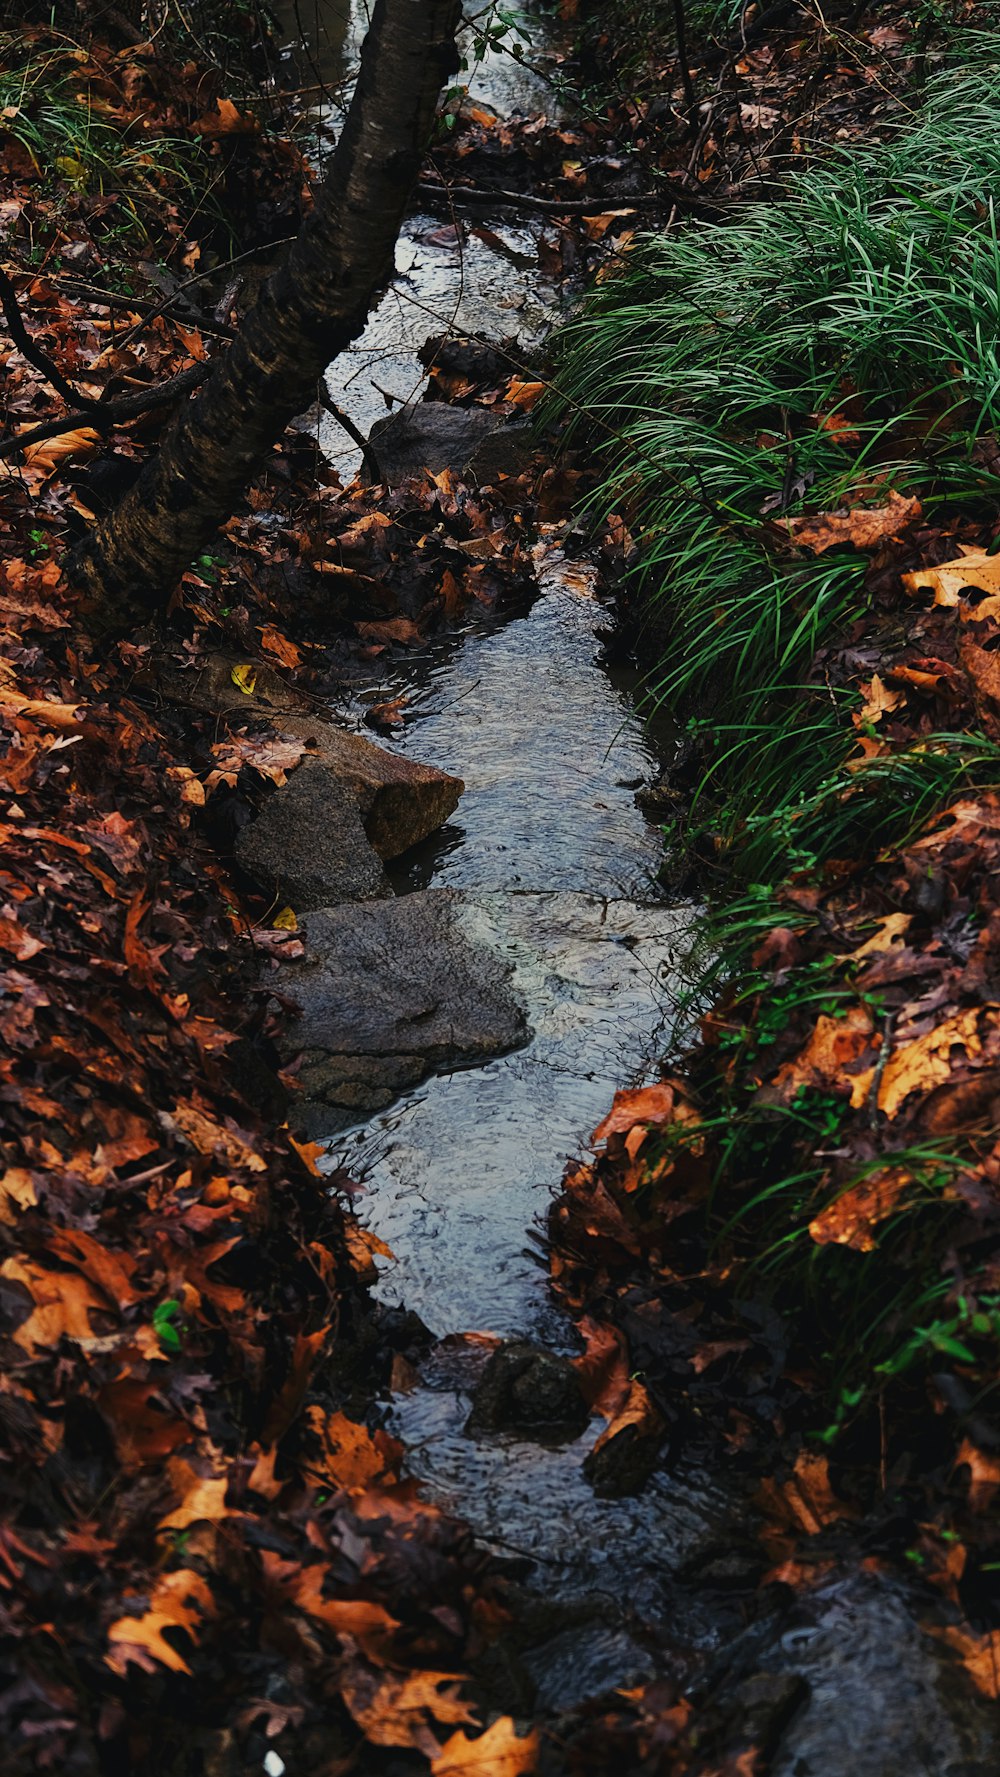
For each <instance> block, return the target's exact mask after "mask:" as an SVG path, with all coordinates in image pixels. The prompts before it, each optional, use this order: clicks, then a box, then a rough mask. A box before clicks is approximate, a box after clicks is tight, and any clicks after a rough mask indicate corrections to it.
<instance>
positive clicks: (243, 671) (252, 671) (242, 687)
mask: <svg viewBox="0 0 1000 1777" xmlns="http://www.w3.org/2000/svg"><path fill="white" fill-rule="evenodd" d="M230 677H231V679H232V681H233V684H234V685H235V686H236V689H237V691H242V692H244V694H245V695H246V696H247V697H250V696H252V694H253V690H254V687H255V685H256V683H257V668H256V667H255V666H234V667H233V670H232V672H231V674H230Z"/></svg>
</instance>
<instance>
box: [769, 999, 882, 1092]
mask: <svg viewBox="0 0 1000 1777" xmlns="http://www.w3.org/2000/svg"><path fill="white" fill-rule="evenodd" d="M874 1029H875V1027H874V1025H873V1024H872V1018H871V1013H870V1012H869V1010H868V1008H867V1006H862V1005H857V1006H849V1007H848V1009H847V1011H846V1012H845V1013H843V1015H842V1016H841V1017H839V1018H829V1017H828V1016H827V1015H826V1013H825V1012H821V1013H820V1016H819V1017H818V1018H817V1020H816V1024H815V1026H814V1028H813V1033H812V1035H811V1037H810V1038H809V1041H808V1043H807V1044H806V1046H805V1048H804V1049H802V1050H800V1052H799V1054H798V1055H796V1056H795V1057H794V1059H793V1060H792V1061H786V1062H785V1064H784V1066H783V1067H780V1068H779V1069H778V1072H777V1073H776V1075H775V1077H774V1084H775V1086H776V1087H778V1088H779V1090H780V1091H781V1092H782V1094H783V1096H785V1097H786V1098H792V1097H794V1095H795V1093H796V1092H797V1091H798V1090H799V1087H800V1086H816V1087H820V1088H826V1089H827V1090H828V1089H829V1088H830V1087H832V1086H833V1087H840V1088H841V1089H844V1088H847V1089H850V1088H851V1087H853V1086H854V1081H853V1080H852V1079H851V1077H850V1075H846V1076H845V1074H844V1069H845V1067H847V1065H848V1064H849V1063H850V1062H854V1061H857V1060H858V1058H859V1057H860V1056H862V1055H863V1054H864V1052H865V1050H866V1049H867V1048H869V1046H870V1045H871V1042H872V1037H873V1034H874ZM866 1077H867V1076H866Z"/></svg>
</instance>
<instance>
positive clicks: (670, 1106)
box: [590, 1080, 697, 1145]
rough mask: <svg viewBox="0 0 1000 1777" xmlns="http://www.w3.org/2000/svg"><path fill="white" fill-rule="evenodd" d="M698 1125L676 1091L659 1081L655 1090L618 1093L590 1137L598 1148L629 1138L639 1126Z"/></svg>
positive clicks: (640, 1087)
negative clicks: (611, 1137)
mask: <svg viewBox="0 0 1000 1777" xmlns="http://www.w3.org/2000/svg"><path fill="white" fill-rule="evenodd" d="M674 1121H677V1122H696V1121H697V1117H696V1115H695V1112H694V1110H693V1109H692V1107H691V1106H690V1105H689V1104H686V1103H685V1102H684V1100H683V1099H682V1098H681V1097H680V1094H679V1093H678V1092H677V1090H676V1088H675V1087H674V1086H672V1085H671V1083H670V1082H669V1081H668V1080H658V1081H657V1082H656V1084H655V1085H653V1086H639V1087H638V1088H636V1089H635V1090H625V1091H622V1092H616V1093H615V1097H614V1103H613V1105H612V1107H611V1110H610V1111H609V1112H608V1115H607V1116H606V1117H605V1119H604V1121H603V1123H599V1124H598V1125H597V1128H596V1129H595V1130H594V1133H593V1135H592V1136H591V1138H590V1139H591V1141H592V1142H594V1143H595V1145H596V1144H597V1143H599V1142H602V1141H607V1139H608V1137H609V1135H627V1134H628V1132H629V1130H630V1129H634V1128H635V1126H636V1124H638V1123H645V1124H660V1123H670V1122H674Z"/></svg>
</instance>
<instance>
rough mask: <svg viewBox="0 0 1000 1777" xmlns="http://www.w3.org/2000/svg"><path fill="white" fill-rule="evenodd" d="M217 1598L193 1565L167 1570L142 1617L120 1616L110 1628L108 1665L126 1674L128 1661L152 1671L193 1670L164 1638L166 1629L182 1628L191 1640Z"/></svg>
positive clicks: (154, 1590)
mask: <svg viewBox="0 0 1000 1777" xmlns="http://www.w3.org/2000/svg"><path fill="white" fill-rule="evenodd" d="M214 1608H215V1605H214V1600H213V1598H212V1594H211V1592H210V1590H209V1588H208V1585H207V1583H206V1581H205V1580H203V1579H202V1577H201V1574H200V1573H195V1572H194V1571H193V1569H190V1568H186V1567H182V1568H180V1569H178V1571H177V1572H175V1573H166V1574H164V1575H163V1577H162V1579H160V1580H158V1581H157V1583H156V1586H155V1587H154V1589H153V1592H152V1595H151V1597H150V1600H149V1609H148V1610H146V1611H145V1612H144V1613H143V1615H142V1616H139V1617H119V1618H118V1620H117V1622H114V1623H112V1624H111V1627H110V1628H109V1630H108V1640H109V1642H110V1643H111V1646H112V1651H111V1652H110V1653H109V1654H108V1655H107V1656H106V1659H107V1663H108V1665H109V1666H110V1667H111V1668H112V1669H113V1670H114V1671H115V1672H119V1673H121V1674H122V1675H124V1674H125V1673H126V1671H127V1669H128V1667H129V1665H130V1664H131V1665H136V1666H141V1667H142V1668H143V1669H144V1671H146V1672H153V1671H155V1670H156V1666H157V1665H160V1666H166V1667H168V1668H169V1670H170V1671H171V1672H187V1673H190V1671H191V1668H190V1666H189V1665H188V1663H187V1661H186V1660H185V1659H184V1657H183V1655H182V1654H179V1653H178V1652H177V1649H176V1648H175V1647H172V1646H171V1644H170V1642H169V1641H165V1640H164V1636H163V1631H164V1629H183V1630H185V1631H186V1633H187V1634H188V1635H190V1637H191V1639H192V1641H194V1640H197V1631H198V1629H200V1627H201V1622H202V1618H203V1617H206V1616H210V1615H211V1614H212V1611H213V1610H214Z"/></svg>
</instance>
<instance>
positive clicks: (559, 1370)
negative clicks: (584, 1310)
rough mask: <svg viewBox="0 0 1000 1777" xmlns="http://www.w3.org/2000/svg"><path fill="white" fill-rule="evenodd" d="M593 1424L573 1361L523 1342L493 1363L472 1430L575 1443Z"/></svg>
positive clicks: (502, 1352)
mask: <svg viewBox="0 0 1000 1777" xmlns="http://www.w3.org/2000/svg"><path fill="white" fill-rule="evenodd" d="M589 1419H590V1412H589V1409H588V1407H587V1404H586V1402H585V1400H584V1398H583V1395H582V1394H581V1392H580V1379H579V1375H578V1373H577V1369H576V1366H575V1365H574V1364H573V1363H572V1361H571V1360H570V1359H569V1358H568V1357H561V1356H559V1355H558V1353H556V1352H553V1351H547V1350H546V1349H545V1347H544V1346H543V1345H532V1344H530V1343H528V1342H527V1341H526V1340H520V1339H518V1340H513V1341H512V1342H511V1343H510V1344H508V1345H501V1346H500V1347H499V1349H498V1350H497V1351H495V1352H494V1353H493V1356H492V1357H491V1358H490V1361H489V1363H488V1364H487V1366H486V1369H485V1371H484V1372H483V1378H482V1381H481V1382H480V1384H479V1387H478V1388H477V1389H476V1392H475V1396H474V1397H473V1407H472V1412H471V1413H470V1415H469V1419H468V1423H467V1426H466V1430H467V1431H469V1432H473V1433H474V1432H496V1431H506V1432H516V1433H519V1434H520V1435H521V1436H522V1437H524V1436H527V1437H539V1436H541V1437H548V1438H560V1437H562V1438H575V1437H579V1435H580V1433H581V1432H582V1431H583V1429H584V1427H585V1426H586V1425H587V1423H588V1421H589Z"/></svg>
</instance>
